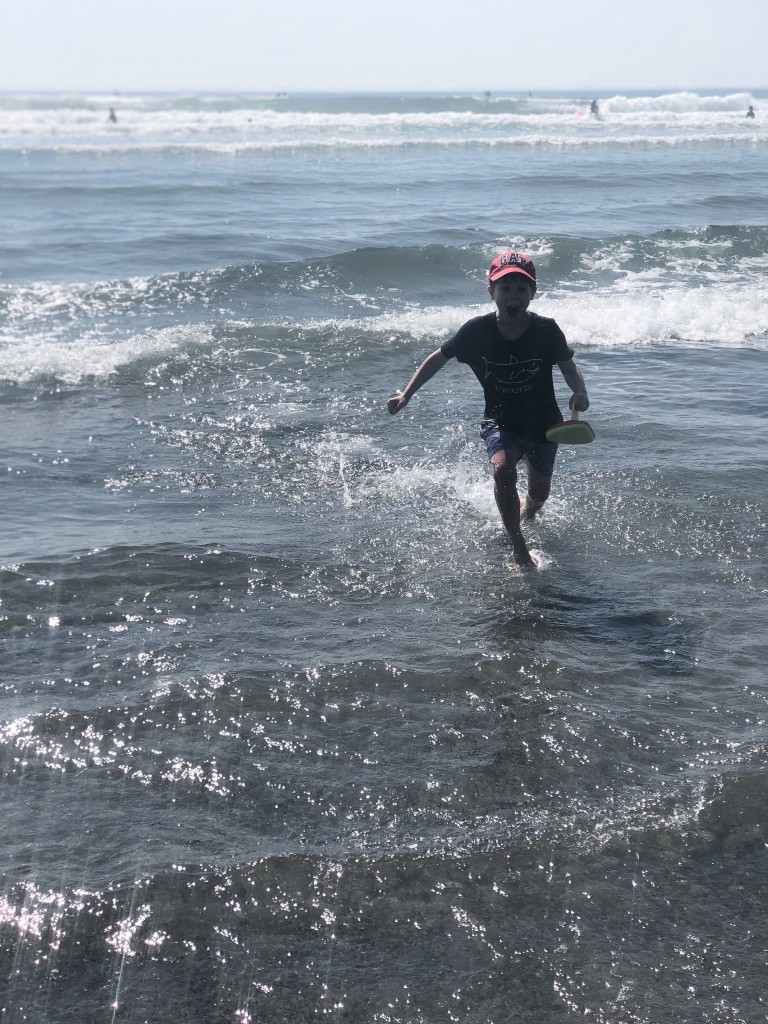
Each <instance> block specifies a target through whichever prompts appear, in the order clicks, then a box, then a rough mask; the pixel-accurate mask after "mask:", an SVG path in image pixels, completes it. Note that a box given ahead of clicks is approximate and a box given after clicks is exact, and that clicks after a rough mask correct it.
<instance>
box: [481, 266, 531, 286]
mask: <svg viewBox="0 0 768 1024" xmlns="http://www.w3.org/2000/svg"><path fill="white" fill-rule="evenodd" d="M507 274H521V275H522V276H523V277H527V278H528V280H529V281H533V283H534V284H536V278H535V277H532V276H531V275H530V274H529V273H527V272H526V271H525V270H521V269H520V267H502V268H501V270H497V271H496V272H495V273H493V274H489V275H488V280H489V281H490V283H491V284H495V283H496V281H500V280H501V278H502V277H506V276H507Z"/></svg>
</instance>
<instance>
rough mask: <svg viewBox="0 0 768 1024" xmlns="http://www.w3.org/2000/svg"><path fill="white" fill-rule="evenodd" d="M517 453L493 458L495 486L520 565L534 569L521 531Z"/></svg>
mask: <svg viewBox="0 0 768 1024" xmlns="http://www.w3.org/2000/svg"><path fill="white" fill-rule="evenodd" d="M515 455H516V453H515V452H506V451H504V452H497V453H496V454H495V455H494V456H493V457H492V458H491V469H492V470H493V486H494V494H495V496H496V504H497V505H498V508H499V512H500V513H501V521H502V522H503V523H504V527H505V529H506V531H507V533H508V534H509V539H510V542H511V544H512V551H513V553H514V556H515V561H516V562H517V564H518V565H522V566H525V567H527V568H529V569H530V568H534V567H535V565H536V563H535V562H534V560H533V559H532V558H531V554H530V552H529V550H528V545H527V544H526V543H525V538H524V537H523V533H522V530H521V529H520V497H519V495H518V493H517V469H516V468H515V467H516V462H517V459H516V458H515Z"/></svg>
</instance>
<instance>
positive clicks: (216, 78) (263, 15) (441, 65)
mask: <svg viewBox="0 0 768 1024" xmlns="http://www.w3.org/2000/svg"><path fill="white" fill-rule="evenodd" d="M766 43H768V0H593V2H591V3H576V2H574V0H542V2H540V3H535V2H528V3H515V2H510V0H507V2H506V3H503V4H496V5H493V4H488V3H483V2H482V0H378V2H376V3H365V2H363V0H129V2H127V3H124V4H105V3H103V2H102V0H98V2H97V0H0V90H13V89H21V90H59V89H71V90H105V91H112V90H121V91H126V90H154V89H168V90H191V89H195V90H227V91H232V90H237V91H255V92H260V91H279V90H285V91H288V92H298V91H335V90H339V91H343V90H371V91H373V90H400V89H401V90H416V91H428V90H440V89H456V90H476V89H491V90H496V91H505V90H511V91H528V90H534V91H536V90H547V89H586V90H588V91H599V90H612V89H642V88H649V89H667V88H670V89H695V88H704V89H706V88H727V89H739V90H741V89H747V90H748V89H750V88H752V89H760V88H766V87H768V54H767V47H766Z"/></svg>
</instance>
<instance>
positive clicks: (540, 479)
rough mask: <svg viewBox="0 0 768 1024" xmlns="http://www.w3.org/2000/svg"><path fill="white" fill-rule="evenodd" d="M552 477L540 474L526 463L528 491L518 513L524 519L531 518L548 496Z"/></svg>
mask: <svg viewBox="0 0 768 1024" xmlns="http://www.w3.org/2000/svg"><path fill="white" fill-rule="evenodd" d="M551 484H552V478H551V477H548V476H542V474H541V473H539V472H538V471H537V470H535V469H534V468H533V466H531V465H530V463H528V493H527V494H526V496H525V502H523V503H521V505H520V515H521V516H522V517H523V518H524V519H533V518H534V516H535V515H536V513H537V512H539V511H540V510H541V507H542V505H543V504H544V502H545V501H546V500H547V498H548V497H549V489H550V486H551Z"/></svg>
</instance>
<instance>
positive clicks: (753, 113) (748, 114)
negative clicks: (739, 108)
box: [745, 103, 755, 117]
mask: <svg viewBox="0 0 768 1024" xmlns="http://www.w3.org/2000/svg"><path fill="white" fill-rule="evenodd" d="M745 116H746V117H754V116H755V108H754V107H753V106H752V104H751V103H750V105H749V110H748V111H747V113H746V115H745Z"/></svg>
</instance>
